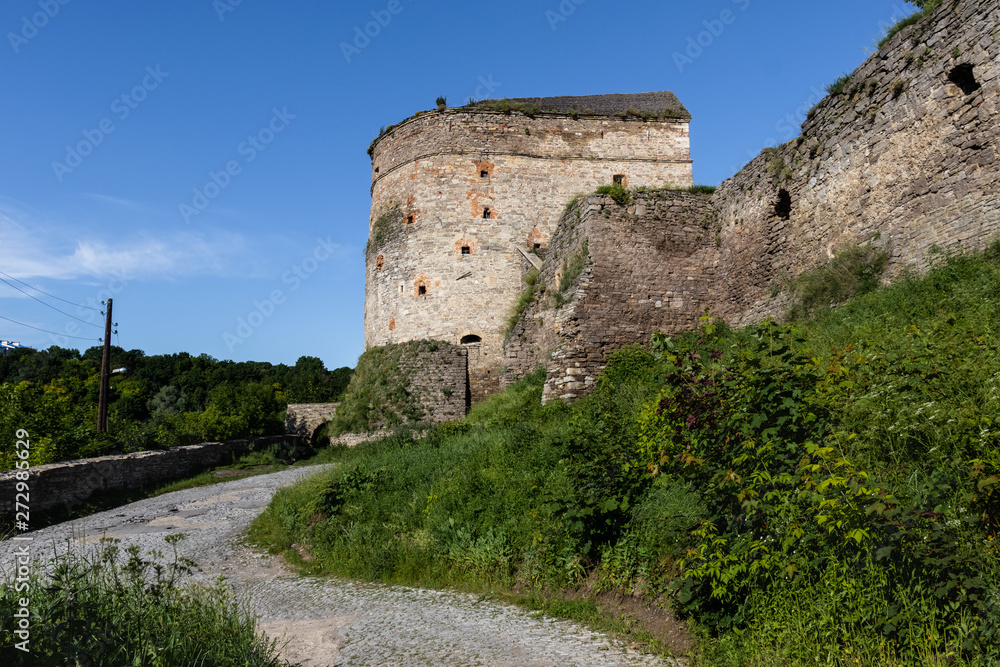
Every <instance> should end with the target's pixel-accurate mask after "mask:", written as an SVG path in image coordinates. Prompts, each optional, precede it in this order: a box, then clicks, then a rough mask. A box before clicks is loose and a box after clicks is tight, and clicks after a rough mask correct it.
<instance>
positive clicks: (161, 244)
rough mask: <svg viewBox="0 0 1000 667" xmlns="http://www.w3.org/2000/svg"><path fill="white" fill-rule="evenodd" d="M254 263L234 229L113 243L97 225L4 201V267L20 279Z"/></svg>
mask: <svg viewBox="0 0 1000 667" xmlns="http://www.w3.org/2000/svg"><path fill="white" fill-rule="evenodd" d="M253 264H254V262H253V259H252V253H250V252H249V250H248V248H247V242H246V240H245V239H244V238H243V237H242V236H241V235H239V234H236V233H232V232H220V231H206V232H200V233H195V232H189V231H174V232H167V233H164V234H159V235H151V234H148V233H145V234H133V235H130V236H129V237H126V238H122V239H121V240H118V241H114V242H112V241H109V240H107V239H106V238H100V237H99V236H98V235H97V234H96V233H95V232H94V230H84V231H81V232H74V231H72V230H69V229H67V228H66V227H65V225H55V224H48V223H46V222H44V221H43V222H38V221H36V219H35V216H32V215H30V214H26V213H25V212H23V211H21V210H17V209H14V208H12V207H10V206H9V205H5V204H3V203H2V202H0V271H3V272H5V273H8V274H10V275H12V276H14V277H16V278H19V279H22V280H29V279H32V278H34V279H51V280H79V279H85V278H97V279H99V278H104V277H107V276H110V275H111V274H113V273H126V274H128V275H131V276H134V277H135V278H137V279H164V278H166V279H170V278H179V277H189V276H202V275H218V276H225V275H243V276H245V275H254V274H256V273H257V271H256V270H255V267H254V266H252V265H253Z"/></svg>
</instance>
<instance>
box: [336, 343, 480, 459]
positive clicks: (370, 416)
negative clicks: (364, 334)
mask: <svg viewBox="0 0 1000 667" xmlns="http://www.w3.org/2000/svg"><path fill="white" fill-rule="evenodd" d="M469 404H470V399H469V386H468V351H467V350H466V348H464V347H462V346H459V345H453V344H450V343H446V342H442V341H432V340H419V341H407V342H405V343H398V344H392V345H385V346H382V347H373V348H368V349H367V350H365V352H364V354H362V355H361V358H360V359H358V366H357V368H356V369H355V371H354V374H353V375H352V376H351V381H350V383H349V384H348V385H347V389H346V390H345V391H344V393H343V395H342V396H341V399H340V403H339V404H338V406H337V413H336V416H335V418H334V424H335V426H336V430H337V431H338V432H340V433H345V432H351V433H372V432H375V431H382V430H384V429H387V428H393V427H395V426H397V425H400V424H416V423H431V424H438V423H441V422H447V421H452V420H455V419H462V418H463V417H465V413H466V411H467V409H468V406H469ZM335 442H336V440H335Z"/></svg>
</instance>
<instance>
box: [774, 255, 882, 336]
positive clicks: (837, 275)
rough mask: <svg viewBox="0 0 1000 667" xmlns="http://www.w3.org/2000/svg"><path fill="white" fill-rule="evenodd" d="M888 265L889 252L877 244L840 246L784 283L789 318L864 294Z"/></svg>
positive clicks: (805, 314)
mask: <svg viewBox="0 0 1000 667" xmlns="http://www.w3.org/2000/svg"><path fill="white" fill-rule="evenodd" d="M888 266H889V255H888V253H887V252H886V251H885V250H884V249H882V248H880V247H877V246H873V245H862V246H850V247H845V248H840V249H838V250H837V251H835V252H834V256H833V259H831V260H830V261H828V262H826V263H825V264H822V265H820V266H819V267H817V268H815V269H812V270H810V271H806V272H805V273H802V274H801V275H799V276H798V277H796V278H795V279H793V280H791V281H790V282H789V283H788V285H787V287H788V289H789V291H790V293H791V295H792V300H793V303H792V306H791V308H790V310H789V315H790V316H791V318H792V319H796V318H801V317H804V316H809V315H811V314H812V313H814V312H816V311H817V310H819V309H820V308H828V307H830V306H836V305H839V304H841V303H843V302H845V301H847V299H849V298H850V297H853V296H860V295H863V294H867V293H869V292H871V291H873V290H875V289H876V288H877V287H878V285H879V281H880V280H881V278H882V275H883V273H884V272H885V270H886V268H887V267H888Z"/></svg>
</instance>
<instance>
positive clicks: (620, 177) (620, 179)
mask: <svg viewBox="0 0 1000 667" xmlns="http://www.w3.org/2000/svg"><path fill="white" fill-rule="evenodd" d="M625 183H626V178H625V174H615V175H614V176H612V177H611V184H612V185H614V186H615V187H618V188H623V187H625Z"/></svg>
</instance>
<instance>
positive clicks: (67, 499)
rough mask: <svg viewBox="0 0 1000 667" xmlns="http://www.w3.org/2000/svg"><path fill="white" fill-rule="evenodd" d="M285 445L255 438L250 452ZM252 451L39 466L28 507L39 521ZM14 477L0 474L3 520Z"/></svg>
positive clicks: (201, 449) (245, 444)
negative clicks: (99, 496)
mask: <svg viewBox="0 0 1000 667" xmlns="http://www.w3.org/2000/svg"><path fill="white" fill-rule="evenodd" d="M285 440H286V436H281V435H277V436H269V437H265V438H255V439H254V440H253V441H252V447H253V449H264V448H267V447H270V446H271V445H273V444H276V443H283V442H285ZM250 450H251V441H250V440H229V441H227V442H206V443H202V444H200V445H189V446H187V447H174V448H172V449H164V450H154V451H147V452H135V453H132V454H120V455H116V456H100V457H98V458H93V459H78V460H76V461H63V462H61V463H49V464H46V465H42V466H36V467H34V468H31V469H30V471H29V477H28V485H29V491H28V494H29V495H28V502H26V503H25V504H26V505H27V506H28V507H29V508H30V510H31V512H32V513H33V514H36V515H37V514H42V513H45V512H50V511H52V510H58V509H62V508H69V507H73V506H74V505H78V504H80V503H82V502H84V501H86V500H87V499H88V498H90V496H91V495H93V494H94V493H96V492H98V491H124V490H127V489H136V488H139V487H142V486H145V485H147V484H156V483H161V482H170V481H173V480H176V479H181V478H183V477H188V476H190V475H194V474H197V473H199V472H201V471H202V470H204V469H206V468H211V467H213V466H217V465H225V464H228V463H231V462H232V461H233V459H234V458H236V457H238V456H242V455H243V454H246V453H247V452H249V451H250ZM15 475H16V472H15V471H8V472H2V473H0V515H4V516H8V517H11V516H13V515H14V507H15V502H16V497H17V488H16V487H17V478H16V476H15Z"/></svg>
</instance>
